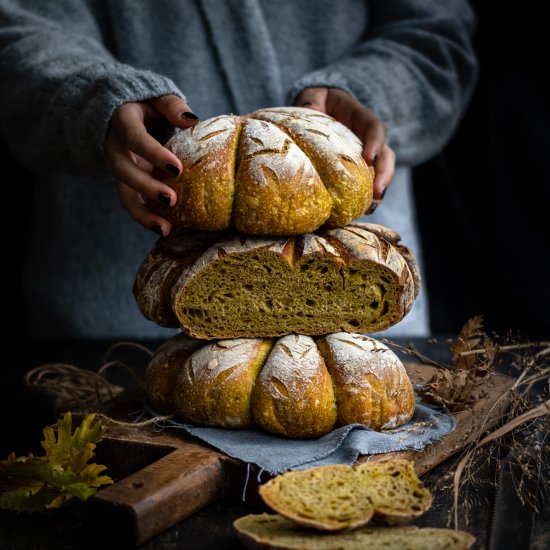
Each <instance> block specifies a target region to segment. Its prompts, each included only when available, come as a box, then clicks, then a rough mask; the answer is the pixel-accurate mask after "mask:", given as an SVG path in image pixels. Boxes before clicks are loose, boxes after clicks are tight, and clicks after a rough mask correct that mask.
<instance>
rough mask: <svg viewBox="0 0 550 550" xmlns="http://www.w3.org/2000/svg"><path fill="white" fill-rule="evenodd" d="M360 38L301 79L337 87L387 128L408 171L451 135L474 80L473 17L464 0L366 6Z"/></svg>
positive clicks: (303, 83)
mask: <svg viewBox="0 0 550 550" xmlns="http://www.w3.org/2000/svg"><path fill="white" fill-rule="evenodd" d="M369 9H370V13H369V18H370V23H369V28H368V29H367V31H366V34H365V40H364V41H363V42H362V43H361V44H359V45H358V47H357V48H355V49H354V51H352V52H350V54H349V56H347V57H346V58H345V59H342V60H340V61H338V63H335V64H332V65H330V66H327V67H322V68H320V69H318V70H315V71H313V72H311V73H309V74H306V75H305V76H303V77H302V78H300V79H299V80H298V81H297V82H295V83H294V84H293V85H292V87H291V89H290V91H289V93H288V97H287V99H288V101H289V103H292V102H293V100H294V99H295V98H296V96H297V95H298V94H299V92H300V91H301V90H303V89H304V88H307V87H310V86H327V87H335V88H341V89H344V90H346V91H347V92H349V93H350V94H352V95H353V96H355V97H356V98H357V99H358V100H359V101H360V102H361V103H363V104H364V105H365V106H367V107H369V108H370V109H372V110H373V111H374V112H375V113H376V114H377V115H378V116H379V117H380V119H381V120H382V121H383V122H384V124H385V125H386V127H387V129H388V137H387V140H388V143H389V144H390V146H391V147H393V149H394V150H395V152H396V154H397V161H398V162H399V163H400V164H407V165H415V164H418V163H420V162H423V161H424V160H426V159H428V158H430V157H431V156H433V155H434V154H436V153H437V152H439V151H440V150H441V149H442V148H443V147H444V145H445V144H446V142H447V141H448V140H449V139H450V137H451V136H452V134H453V132H454V130H455V129H456V127H457V125H458V123H459V122H460V119H461V117H462V115H463V113H464V110H465V108H466V106H467V104H468V102H469V99H470V97H471V94H472V92H473V88H474V86H475V83H476V79H477V70H478V69H477V61H476V57H475V54H474V49H473V45H472V36H473V34H474V32H475V24H476V19H475V15H474V13H473V12H472V10H471V8H470V6H469V4H468V3H467V1H466V0H445V1H441V0H394V1H392V2H388V1H387V0H372V1H370V2H369Z"/></svg>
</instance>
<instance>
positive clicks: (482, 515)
mask: <svg viewBox="0 0 550 550" xmlns="http://www.w3.org/2000/svg"><path fill="white" fill-rule="evenodd" d="M396 341H397V342H398V343H400V344H402V345H408V344H413V345H414V346H415V347H416V348H417V349H419V350H420V351H421V352H423V353H424V354H425V355H427V356H428V357H430V358H432V359H434V360H446V361H448V360H449V355H448V353H449V352H448V348H447V347H446V346H444V345H440V344H433V343H430V342H428V341H426V340H419V339H416V340H412V341H409V340H407V341H403V340H396ZM111 344H112V342H106V341H92V342H90V341H88V342H86V341H84V342H80V341H78V342H77V341H72V342H54V343H51V342H50V343H39V342H35V343H28V342H27V343H24V344H21V345H19V344H18V346H17V349H18V355H19V357H16V358H15V359H11V360H5V361H4V365H2V368H1V371H0V376H1V379H0V399H1V401H0V403H1V412H2V421H1V422H0V459H3V458H5V457H6V456H7V454H8V453H9V452H12V451H13V452H16V454H27V453H29V452H35V453H41V448H40V445H39V443H40V441H41V439H42V429H43V427H44V426H46V425H48V424H53V423H54V422H55V421H56V416H55V414H54V412H53V408H52V403H51V400H50V399H49V398H47V397H46V396H43V395H37V394H32V393H30V392H28V391H27V390H26V389H25V386H24V384H23V378H24V374H25V373H26V372H27V371H28V370H29V369H31V368H33V367H36V366H38V365H43V364H47V363H69V364H73V365H75V366H78V367H81V368H87V369H92V370H97V368H98V367H99V366H100V365H101V364H102V361H103V357H104V354H105V352H106V351H107V349H108V348H109V346H110V345H111ZM141 344H144V345H145V346H146V347H147V348H149V349H150V350H154V349H155V348H156V347H157V346H158V345H159V344H160V342H158V341H148V342H141ZM129 353H130V356H129V357H127V358H125V361H126V362H127V363H128V364H131V365H132V367H133V368H134V369H135V370H136V371H137V372H138V374H143V372H144V369H145V365H146V360H145V357H144V355H143V354H140V353H139V352H133V351H130V352H129ZM134 354H135V355H134ZM407 359H409V360H410V357H409V356H407ZM123 382H124V380H121V383H123ZM457 458H458V457H457V456H455V457H452V458H450V459H448V460H447V461H445V462H443V463H442V464H440V465H438V466H437V467H435V468H434V469H433V470H431V471H430V472H428V473H426V474H425V475H424V476H423V481H424V483H425V484H426V486H427V487H428V488H430V490H432V492H433V495H434V501H433V505H432V507H431V509H430V510H429V511H428V512H427V513H426V514H425V515H424V516H422V517H421V518H419V519H418V520H416V521H415V522H414V523H415V525H418V526H421V527H422V526H437V527H447V526H450V525H451V517H450V512H451V509H452V489H451V488H450V487H451V484H452V480H451V479H450V478H449V476H448V474H449V472H451V471H453V469H454V468H453V464H454V463H455V462H456V460H457ZM494 465H495V462H494V461H492V462H491V461H489V462H487V463H485V465H484V466H483V467H481V469H480V471H478V472H477V477H478V479H479V483H477V484H476V486H475V487H470V488H469V489H468V490H467V492H465V493H464V494H463V495H461V501H464V502H466V501H467V502H468V506H467V509H466V510H464V511H463V513H461V522H462V523H461V526H460V527H461V528H462V529H465V530H467V531H469V532H470V533H472V534H473V535H475V536H476V539H477V541H476V545H475V547H474V548H476V549H486V548H490V532H491V528H492V518H493V505H494V498H495V496H494V483H493V480H494V476H495V470H494ZM518 507H521V504H519V503H518ZM518 510H519V508H518ZM261 511H265V509H264V508H263V507H262V505H261V504H260V503H259V502H258V501H254V502H243V501H242V500H241V499H240V498H238V497H227V498H225V499H223V500H220V501H218V502H216V503H214V504H212V505H210V506H208V507H207V508H204V509H202V510H200V511H198V512H196V513H195V514H193V515H192V516H191V517H189V518H187V519H186V520H184V521H181V522H180V523H178V524H176V525H174V526H173V527H171V528H169V529H167V530H166V531H164V532H162V533H160V534H159V535H157V536H156V537H154V538H153V539H150V540H149V541H148V542H146V543H145V544H143V545H141V546H140V548H142V549H145V550H168V549H170V550H174V549H180V548H181V549H189V550H194V549H196V550H208V549H213V550H214V549H215V550H223V549H230V548H235V549H239V548H242V546H241V545H240V543H239V541H238V540H237V538H236V536H235V534H234V532H233V528H232V522H233V521H234V520H235V519H236V518H238V517H240V516H242V515H245V514H248V513H257V512H261ZM87 512H88V509H87V505H86V504H85V503H81V502H75V501H73V502H71V503H70V504H69V505H67V506H65V507H64V508H62V509H57V510H50V511H47V512H45V513H42V514H35V515H26V514H16V513H13V512H7V511H0V549H2V550H39V549H44V550H46V549H48V550H50V549H52V550H53V549H55V550H72V549H95V548H100V547H101V548H104V547H105V546H103V544H104V540H103V537H102V536H101V532H102V530H101V525H92V524H91V523H90V521H89V515H88V514H87ZM520 515H521V514H518V517H519V516H520ZM533 519H534V527H533V533H532V537H531V543H530V544H528V543H527V542H526V543H525V545H524V546H523V548H525V549H526V550H527V549H530V550H535V549H536V550H538V549H540V550H542V549H548V548H550V506H545V507H543V511H542V512H541V513H540V514H537V515H535V516H534V518H533ZM107 547H108V546H107ZM117 548H121V546H117ZM507 548H513V549H514V550H521V548H522V546H521V544H520V545H518V544H517V542H514V541H510V545H509V546H502V545H501V546H500V547H499V550H506V549H507Z"/></svg>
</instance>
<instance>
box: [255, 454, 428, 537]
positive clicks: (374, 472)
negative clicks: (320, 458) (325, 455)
mask: <svg viewBox="0 0 550 550" xmlns="http://www.w3.org/2000/svg"><path fill="white" fill-rule="evenodd" d="M258 490H259V493H260V496H261V497H262V499H263V500H264V502H265V503H266V504H267V505H268V506H269V507H270V508H271V509H272V510H273V511H275V512H277V513H279V514H281V515H282V516H284V517H286V518H288V519H290V520H292V521H294V522H296V523H298V524H300V525H304V526H306V527H312V528H314V529H319V530H321V531H344V530H347V529H354V528H356V527H360V526H362V525H366V524H367V523H369V522H370V521H371V519H375V520H377V521H379V522H383V523H386V524H390V525H391V524H398V523H405V522H407V521H410V520H412V519H414V518H416V517H418V516H420V515H422V514H423V513H424V512H425V511H426V510H428V508H429V507H430V506H431V503H432V496H431V493H430V492H429V491H428V489H426V488H425V487H424V486H423V485H422V482H421V481H420V479H419V478H418V476H417V475H416V473H415V471H414V464H413V463H412V462H411V461H408V460H400V459H391V460H388V461H380V462H365V463H362V464H359V465H354V466H347V465H344V464H335V465H330V466H320V467H317V468H309V469H307V470H295V471H289V472H285V473H283V474H280V475H278V476H275V477H274V478H272V479H270V480H269V481H268V482H266V483H264V484H263V485H260V487H259V489H258Z"/></svg>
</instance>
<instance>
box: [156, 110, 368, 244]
mask: <svg viewBox="0 0 550 550" xmlns="http://www.w3.org/2000/svg"><path fill="white" fill-rule="evenodd" d="M166 147H167V148H168V149H169V150H170V151H172V152H173V153H174V154H175V155H176V156H177V157H178V158H179V159H180V161H181V163H182V165H183V170H182V171H181V174H180V175H178V176H173V175H169V174H166V173H164V172H161V171H160V170H158V171H155V177H156V178H157V179H160V180H162V181H164V182H165V183H166V184H167V185H169V186H170V187H172V188H173V189H174V190H175V191H176V193H177V197H178V200H177V204H176V205H175V206H173V207H167V206H164V205H161V204H159V203H158V202H156V201H149V203H148V206H149V208H150V209H151V210H153V211H155V212H157V213H158V214H160V215H161V216H163V217H164V218H166V219H168V220H170V222H172V224H173V225H174V226H176V227H184V228H188V229H199V230H207V231H220V230H223V229H227V228H228V227H232V226H233V227H235V228H236V229H237V230H238V231H239V232H241V233H247V234H251V235H299V234H302V233H309V232H311V231H314V230H316V229H317V228H319V227H321V226H322V225H325V226H326V227H341V226H344V225H346V224H348V223H349V222H351V221H352V220H354V219H356V218H358V217H359V216H361V215H362V214H364V213H365V211H366V210H367V209H368V207H369V206H370V204H371V202H372V183H373V177H374V170H373V169H372V168H371V167H369V166H367V164H366V162H365V161H364V159H363V157H362V152H363V145H362V143H361V141H360V140H359V139H358V138H357V136H355V134H354V133H353V132H352V131H351V130H349V129H348V128H347V127H346V126H344V125H343V124H341V123H339V122H338V121H336V120H335V119H333V118H332V117H330V116H328V115H326V114H323V113H320V112H318V111H314V110H312V109H304V108H301V107H279V108H273V109H261V110H258V111H255V112H253V113H251V114H248V115H244V116H235V115H222V116H218V117H215V118H210V119H208V120H205V121H202V122H199V123H198V124H197V125H196V126H193V127H192V128H189V129H186V130H182V131H180V132H178V133H177V134H175V135H174V136H173V137H172V138H171V139H170V140H169V141H168V142H167V143H166Z"/></svg>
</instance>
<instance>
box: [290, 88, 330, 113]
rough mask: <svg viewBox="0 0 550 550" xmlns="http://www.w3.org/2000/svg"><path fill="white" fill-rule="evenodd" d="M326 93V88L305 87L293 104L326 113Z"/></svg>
mask: <svg viewBox="0 0 550 550" xmlns="http://www.w3.org/2000/svg"><path fill="white" fill-rule="evenodd" d="M327 95H328V88H305V89H304V90H302V91H301V92H300V93H299V94H298V97H297V98H296V101H295V102H294V105H296V107H306V108H307V109H314V110H315V111H321V113H326V104H327Z"/></svg>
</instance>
